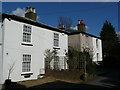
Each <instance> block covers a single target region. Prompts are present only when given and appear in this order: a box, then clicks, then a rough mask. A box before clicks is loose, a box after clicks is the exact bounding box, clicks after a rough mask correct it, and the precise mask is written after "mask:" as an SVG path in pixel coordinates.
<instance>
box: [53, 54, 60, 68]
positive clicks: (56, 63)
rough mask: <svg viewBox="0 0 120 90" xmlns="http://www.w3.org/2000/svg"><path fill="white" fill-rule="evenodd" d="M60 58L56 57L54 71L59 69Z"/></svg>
mask: <svg viewBox="0 0 120 90" xmlns="http://www.w3.org/2000/svg"><path fill="white" fill-rule="evenodd" d="M59 67H60V66H59V56H54V69H55V70H57V69H59Z"/></svg>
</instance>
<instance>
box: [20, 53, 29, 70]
mask: <svg viewBox="0 0 120 90" xmlns="http://www.w3.org/2000/svg"><path fill="white" fill-rule="evenodd" d="M30 71H31V55H30V54H23V62H22V72H30Z"/></svg>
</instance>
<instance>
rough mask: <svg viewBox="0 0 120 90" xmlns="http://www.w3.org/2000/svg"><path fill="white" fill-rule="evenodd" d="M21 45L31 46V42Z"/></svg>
mask: <svg viewBox="0 0 120 90" xmlns="http://www.w3.org/2000/svg"><path fill="white" fill-rule="evenodd" d="M21 45H25V46H33V44H31V43H21Z"/></svg>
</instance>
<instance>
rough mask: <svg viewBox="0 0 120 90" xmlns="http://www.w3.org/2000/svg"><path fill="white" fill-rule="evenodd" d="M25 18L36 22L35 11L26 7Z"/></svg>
mask: <svg viewBox="0 0 120 90" xmlns="http://www.w3.org/2000/svg"><path fill="white" fill-rule="evenodd" d="M25 17H26V18H29V19H32V20H34V21H36V9H35V8H32V7H26V13H25Z"/></svg>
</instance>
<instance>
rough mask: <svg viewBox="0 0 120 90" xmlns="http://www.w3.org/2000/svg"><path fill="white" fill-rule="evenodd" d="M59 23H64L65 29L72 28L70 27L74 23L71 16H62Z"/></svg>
mask: <svg viewBox="0 0 120 90" xmlns="http://www.w3.org/2000/svg"><path fill="white" fill-rule="evenodd" d="M58 24H59V25H64V26H65V29H70V27H71V26H72V24H73V20H72V19H71V18H69V17H63V16H61V17H59V18H58Z"/></svg>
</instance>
